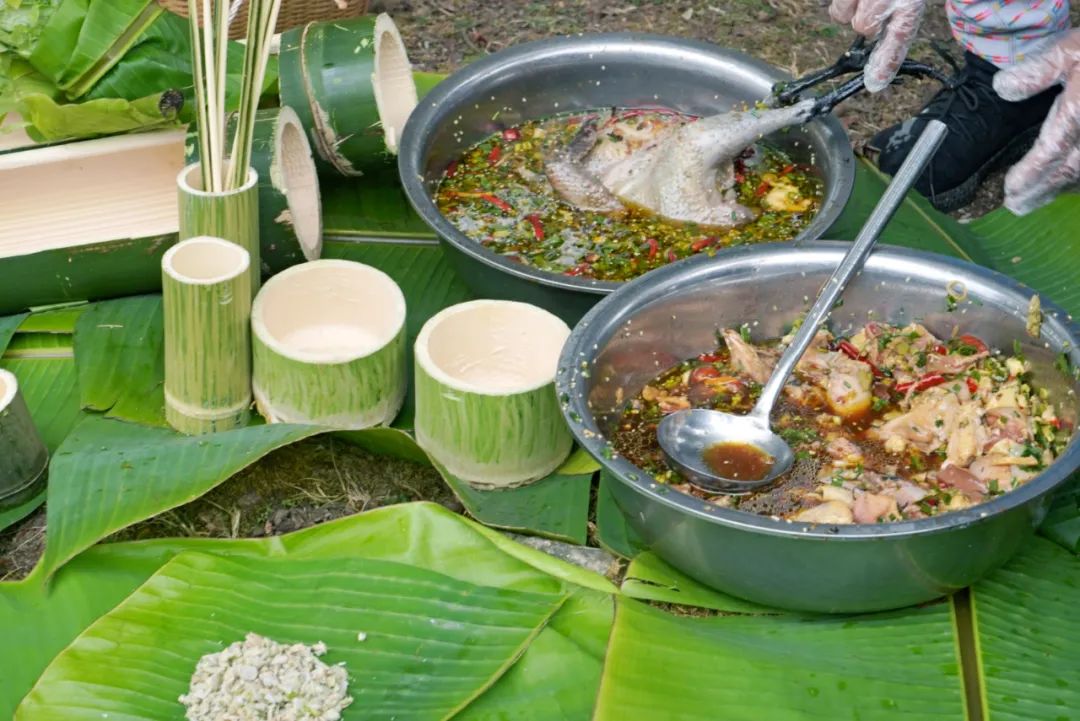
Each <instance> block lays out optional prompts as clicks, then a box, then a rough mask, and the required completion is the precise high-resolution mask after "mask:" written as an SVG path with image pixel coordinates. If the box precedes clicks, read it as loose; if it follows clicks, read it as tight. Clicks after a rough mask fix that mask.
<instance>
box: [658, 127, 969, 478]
mask: <svg viewBox="0 0 1080 721" xmlns="http://www.w3.org/2000/svg"><path fill="white" fill-rule="evenodd" d="M947 132H948V128H947V127H946V126H945V124H944V123H942V122H940V121H937V120H931V121H930V122H929V123H928V124H927V126H926V129H925V130H923V132H922V135H920V136H919V139H918V141H916V143H915V147H913V148H912V149H911V152H910V153H908V156H907V159H906V160H905V161H904V163H903V165H901V166H900V170H898V171H897V173H896V175H895V176H894V177H893V180H892V182H891V183H889V186H888V187H887V188H886V189H885V192H884V193H883V194H882V196H881V200H879V201H878V204H877V206H876V207H875V208H874V211H873V212H872V213H871V214H870V217H869V218H867V220H866V224H865V225H864V226H863V228H862V230H861V231H859V235H858V237H857V238H856V239H855V241H854V242H853V243H852V244H851V249H850V250H848V252H847V255H845V256H844V258H843V260H841V261H840V265H839V266H837V268H836V270H835V271H834V272H833V274H832V277H830V278H829V280H828V281H827V282H826V283H825V285H824V287H823V288H822V291H821V294H820V295H818V297H817V300H816V301H814V305H813V307H811V308H810V310H809V312H808V313H807V314H806V317H805V318H804V319H803V322H802V325H801V326H799V330H798V332H797V333H796V334H795V338H794V339H793V340H792V341H791V344H790V345H789V346H788V347H787V349H786V350H785V351H784V353H783V355H781V356H780V360H779V361H777V363H776V368H775V369H774V370H773V372H772V376H770V378H769V380H768V382H767V383H766V384H765V386H764V387H763V388H762V389H761V396H760V397H759V398H758V401H757V403H756V404H755V405H754V407H753V409H752V410H751V411H750V412H749V413H748V414H746V415H735V414H732V413H724V412H722V411H715V410H709V409H705V408H696V409H692V410H685V411H678V412H676V413H672V414H671V415H669V416H667V417H665V418H664V419H663V420H662V421H661V422H660V425H659V426H658V427H657V430H656V435H657V440H658V441H659V443H660V448H661V449H663V451H664V455H665V456H667V460H668V464H669V465H670V466H671V467H672V468H673V469H674V470H675V471H677V472H678V473H680V474H682V475H683V476H684V477H685V478H686V479H687V480H688V481H689V482H690V483H691V484H692V485H694V486H695V487H697V488H699V489H701V490H703V491H706V492H708V493H748V492H750V491H752V490H754V489H756V488H760V487H762V486H765V485H767V484H769V483H771V482H772V481H774V480H775V479H776V478H777V477H778V476H781V475H783V474H784V473H786V472H787V471H788V470H789V469H790V468H791V464H792V463H793V462H794V460H795V454H794V452H793V451H792V450H791V446H789V445H788V444H787V442H786V441H785V440H784V439H783V438H781V437H780V436H778V435H776V434H775V433H773V431H772V428H771V427H770V421H769V416H770V414H771V413H772V408H773V405H774V404H775V403H776V400H777V399H778V398H779V397H780V393H781V391H782V390H783V389H784V384H786V383H787V380H788V378H789V377H790V376H791V373H792V371H793V370H795V365H796V363H798V361H799V359H800V358H801V357H802V355H803V353H805V352H806V349H807V348H808V347H809V346H810V343H811V342H812V341H813V339H814V336H815V335H816V334H817V331H818V328H820V327H821V325H822V324H823V323H824V322H825V320H826V318H827V316H828V314H829V312H830V311H831V310H832V308H833V306H834V305H835V303H836V301H837V300H838V299H839V297H840V294H841V293H843V291H844V288H845V287H846V286H847V284H848V281H850V280H851V278H852V277H853V276H854V275H855V274H856V273H857V272H858V271H859V269H860V268H862V266H863V264H864V263H865V262H866V259H867V257H869V255H870V251H871V250H873V248H874V244H875V243H876V242H877V239H878V237H879V236H880V235H881V232H882V231H883V230H884V229H885V226H886V225H887V224H888V223H889V220H891V219H892V216H893V214H895V213H896V209H897V208H899V207H900V203H901V202H903V200H904V197H905V196H906V195H907V192H908V190H910V189H911V186H912V185H914V184H915V180H916V179H917V178H918V177H919V175H920V174H921V173H922V170H923V168H924V167H925V166H926V164H927V162H928V161H929V160H930V158H931V157H933V155H934V152H935V151H937V149H938V147H939V146H940V145H941V142H942V141H943V140H944V139H945V135H946V133H947ZM721 443H723V444H728V443H730V444H738V445H750V446H754V447H756V448H757V449H758V450H760V451H761V452H762V453H764V454H765V455H767V456H769V457H771V459H772V465H771V467H770V468H769V469H768V470H767V471H766V472H765V475H764V476H763V477H761V478H754V479H751V478H743V479H740V478H725V477H723V476H721V475H718V473H717V471H715V470H713V469H712V468H710V466H709V464H708V463H707V462H706V460H705V452H706V451H707V450H708V449H710V448H711V447H713V446H715V445H717V444H721Z"/></svg>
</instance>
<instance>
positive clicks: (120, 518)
mask: <svg viewBox="0 0 1080 721" xmlns="http://www.w3.org/2000/svg"><path fill="white" fill-rule="evenodd" d="M323 430H325V429H321V428H318V427H315V426H292V425H285V424H273V425H262V426H251V427H248V428H240V429H237V430H234V431H228V432H225V433H216V434H214V435H213V436H207V437H191V436H184V435H180V434H178V433H175V432H173V431H172V430H168V429H165V428H152V427H149V426H142V425H137V424H134V423H125V422H123V421H117V420H112V419H108V418H104V417H102V416H99V415H88V416H86V417H85V418H84V419H83V420H82V421H81V422H80V423H79V424H78V425H77V426H76V427H75V429H74V430H73V431H72V432H71V433H70V434H69V435H68V437H67V439H66V440H65V441H64V443H63V444H62V445H61V446H60V448H59V449H58V450H57V452H56V454H55V457H54V458H53V461H52V464H51V465H50V467H49V497H48V506H47V544H46V546H45V555H44V557H43V558H42V560H41V563H40V565H39V566H38V569H37V571H38V572H40V573H41V574H42V575H45V576H48V575H50V574H52V573H53V572H54V571H55V570H56V569H57V568H58V567H59V566H60V565H62V564H63V563H64V562H66V561H68V560H70V559H71V558H72V557H73V556H74V555H75V554H77V553H79V552H80V551H83V550H85V549H86V548H88V547H90V546H92V545H93V544H95V543H97V542H98V541H100V540H101V539H103V538H105V537H106V536H108V535H110V534H111V533H114V532H116V531H119V530H120V529H122V528H125V527H127V526H128V525H130V524H132V523H135V522H137V521H141V520H143V519H146V518H149V517H151V516H154V515H157V514H158V513H162V512H163V511H167V510H169V509H170V508H175V507H177V506H180V505H183V504H184V503H187V502H188V501H191V500H194V499H196V498H198V497H200V496H202V495H203V494H205V493H206V492H207V491H209V490H210V489H212V488H214V487H215V486H217V485H218V484H220V483H221V482H222V481H223V480H224V479H226V478H228V477H229V476H231V475H233V474H234V473H236V472H237V471H239V470H241V469H243V468H245V467H246V466H248V465H250V464H251V463H253V462H254V461H256V460H258V459H259V458H261V457H263V456H264V455H266V454H267V453H269V452H270V451H272V450H274V449H276V448H280V447H281V446H283V445H287V444H289V443H294V442H296V441H298V440H301V439H303V438H308V437H310V436H312V435H315V434H316V433H319V432H322V431H323Z"/></svg>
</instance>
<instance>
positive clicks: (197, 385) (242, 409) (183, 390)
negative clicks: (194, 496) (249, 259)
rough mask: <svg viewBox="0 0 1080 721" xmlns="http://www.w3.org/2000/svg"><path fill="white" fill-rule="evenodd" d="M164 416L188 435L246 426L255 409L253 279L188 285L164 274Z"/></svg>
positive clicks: (246, 277) (247, 277)
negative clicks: (252, 375) (252, 346)
mask: <svg viewBox="0 0 1080 721" xmlns="http://www.w3.org/2000/svg"><path fill="white" fill-rule="evenodd" d="M162 291H163V296H164V301H163V302H164V313H165V416H166V419H167V420H168V421H169V424H170V425H171V426H172V427H173V428H175V429H176V430H178V431H180V432H181V433H185V434H188V435H201V434H204V433H215V432H218V431H225V430H229V429H232V428H238V427H240V426H244V425H246V424H247V422H248V419H249V417H250V406H251V331H250V318H251V281H250V276H249V275H248V274H247V273H242V274H240V275H237V276H235V277H234V278H231V279H229V280H224V281H221V282H219V283H214V284H209V285H200V284H194V283H191V284H189V283H184V282H182V281H179V280H177V279H176V278H174V277H172V276H171V275H169V274H168V273H164V272H163V273H162Z"/></svg>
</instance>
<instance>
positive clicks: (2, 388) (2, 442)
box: [0, 369, 49, 509]
mask: <svg viewBox="0 0 1080 721" xmlns="http://www.w3.org/2000/svg"><path fill="white" fill-rule="evenodd" d="M48 469H49V451H48V449H46V447H45V443H44V441H42V440H41V436H40V435H39V434H38V430H37V427H36V426H35V425H34V421H33V419H32V418H31V417H30V409H29V408H27V407H26V401H24V400H23V397H22V393H21V392H20V391H19V382H18V380H17V379H16V378H15V374H14V373H12V372H10V371H6V370H3V369H0V509H4V508H11V507H14V506H17V505H19V504H21V503H24V502H25V501H28V500H29V499H31V498H33V497H34V496H36V495H37V494H38V493H40V492H41V489H42V488H43V487H44V486H45V479H46V476H47V474H48Z"/></svg>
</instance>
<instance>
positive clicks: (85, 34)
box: [30, 0, 165, 98]
mask: <svg viewBox="0 0 1080 721" xmlns="http://www.w3.org/2000/svg"><path fill="white" fill-rule="evenodd" d="M164 12H165V10H164V9H163V8H162V7H161V6H160V5H158V4H157V3H156V2H154V0H108V1H107V2H102V1H101V0H63V2H62V3H61V5H60V7H59V8H58V9H57V11H56V12H55V13H54V14H53V16H52V18H50V20H49V22H48V23H47V24H46V26H45V29H44V30H43V31H42V32H41V34H40V36H39V39H38V43H37V46H36V47H35V48H34V50H33V52H32V53H31V54H30V63H31V64H32V65H33V66H34V67H35V68H37V70H38V71H39V72H40V73H41V74H43V75H44V76H45V77H47V78H48V79H49V80H51V81H52V82H53V83H54V84H55V85H56V87H58V88H60V89H61V90H63V91H64V93H65V94H66V95H67V96H68V97H69V98H78V97H80V96H82V95H85V94H86V93H87V92H88V91H89V90H90V88H91V87H93V85H94V83H96V82H97V81H98V80H100V79H101V76H102V75H104V74H105V73H106V72H108V71H109V69H110V68H111V67H113V65H115V64H116V63H117V62H118V61H119V60H120V58H121V57H123V55H124V53H125V52H126V51H127V50H128V49H129V48H130V47H131V46H132V45H133V44H134V43H135V42H136V41H137V39H138V37H139V35H140V34H142V32H143V31H145V30H146V28H147V27H149V25H150V24H151V23H153V22H154V20H155V19H156V18H158V17H159V16H161V15H162V14H163V13H164Z"/></svg>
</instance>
